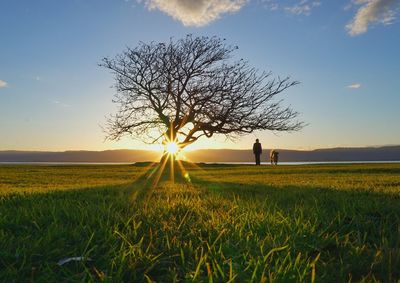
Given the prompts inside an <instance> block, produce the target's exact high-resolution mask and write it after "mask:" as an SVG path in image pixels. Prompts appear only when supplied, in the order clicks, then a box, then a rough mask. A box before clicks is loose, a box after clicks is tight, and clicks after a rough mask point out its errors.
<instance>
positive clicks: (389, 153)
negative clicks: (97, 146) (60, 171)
mask: <svg viewBox="0 0 400 283" xmlns="http://www.w3.org/2000/svg"><path fill="white" fill-rule="evenodd" d="M277 151H278V152H279V161H282V162H318V161H320V162H326V161H328V162H329V161H400V146H383V147H359V148H327V149H316V150H309V151H303V150H288V149H277ZM185 156H186V157H187V159H188V160H190V161H192V162H252V161H253V159H254V158H253V153H252V151H251V150H236V149H202V150H195V151H190V152H185ZM268 156H269V149H264V151H263V156H262V160H263V161H267V159H268ZM160 157H161V153H160V152H155V151H147V150H128V149H123V150H105V151H63V152H44V151H12V150H11V151H0V162H104V163H125V162H127V163H130V162H132V163H133V162H143V161H158V160H159V159H160Z"/></svg>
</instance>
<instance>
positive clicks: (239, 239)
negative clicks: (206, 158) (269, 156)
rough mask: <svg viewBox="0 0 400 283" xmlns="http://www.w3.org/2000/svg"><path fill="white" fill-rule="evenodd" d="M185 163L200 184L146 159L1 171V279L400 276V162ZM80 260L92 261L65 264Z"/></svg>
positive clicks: (283, 279) (338, 279) (281, 279)
mask: <svg viewBox="0 0 400 283" xmlns="http://www.w3.org/2000/svg"><path fill="white" fill-rule="evenodd" d="M178 164H179V163H178ZM161 165H162V164H161ZM181 165H182V164H181ZM178 167H180V165H177V170H181V169H178ZM185 167H186V168H185V169H183V170H185V172H186V173H187V174H188V176H189V175H190V178H191V183H190V182H182V181H181V182H176V183H175V184H173V183H172V182H170V181H169V179H168V178H166V177H168V176H162V175H158V174H159V173H160V171H156V173H157V175H154V174H156V173H154V174H153V175H152V177H151V178H150V179H148V178H147V176H144V177H143V175H142V174H144V173H145V172H148V173H146V174H150V173H151V170H154V168H156V167H155V166H154V165H151V166H149V165H148V164H143V167H140V166H131V165H130V166H128V165H126V166H63V167H59V166H53V167H51V166H43V167H42V166H36V167H33V166H11V167H10V166H3V167H1V166H0V177H1V178H0V189H1V190H3V189H4V190H6V191H7V193H3V195H2V197H1V198H0V256H1V260H0V278H2V280H3V281H5V282H15V281H17V282H25V281H37V282H56V281H78V282H82V281H84V282H93V281H105V282H150V281H156V282H269V281H274V282H275V281H279V282H312V281H313V280H315V282H349V281H352V282H360V281H361V282H373V281H380V282H397V280H398V279H400V270H399V269H398V266H399V264H400V251H399V248H398V247H399V245H400V240H399V239H400V228H399V227H400V218H399V215H400V206H399V205H398V199H399V196H400V180H399V177H398V176H399V173H400V164H391V165H389V164H379V165H373V164H371V165H323V166H319V165H316V166H278V167H267V166H262V167H261V168H255V166H227V165H208V166H200V167H197V166H192V165H191V164H185ZM149 170H150V171H149ZM149 172H150V173H149ZM100 173H101V174H100ZM166 174H167V175H168V172H167V173H166ZM141 175H142V177H143V178H142V177H140V178H137V176H141ZM45 176H47V177H48V178H46V177H45ZM126 176H129V178H127V177H126ZM135 176H136V177H135ZM156 177H157V178H161V180H160V181H159V182H158V184H157V185H156V186H152V187H150V188H151V189H152V192H151V194H147V193H148V191H147V189H148V187H146V186H147V183H151V182H150V181H153V178H156ZM113 180H114V181H113ZM129 180H137V181H136V182H130V181H129ZM113 182H114V183H115V185H114V184H113ZM79 184H81V185H79ZM87 184H91V185H92V187H91V188H89V189H84V188H85V187H87ZM96 184H97V185H98V186H97V185H96ZM57 188H59V189H62V190H63V191H56V192H54V191H53V189H57ZM21 189H23V191H29V189H31V192H43V193H40V194H38V193H30V194H26V193H21V191H20V190H21ZM70 189H73V190H70ZM140 190H142V192H144V193H145V194H146V195H145V198H143V197H138V198H135V199H132V198H131V197H130V196H131V195H132V193H134V192H140ZM49 191H51V192H50V193H49ZM46 192H47V193H46ZM75 256H82V257H85V258H90V259H92V261H91V262H86V263H79V264H78V263H77V264H74V263H71V264H66V265H65V266H63V267H59V266H57V264H56V263H57V261H58V260H60V259H62V258H65V257H75Z"/></svg>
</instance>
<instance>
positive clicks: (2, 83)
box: [0, 80, 7, 88]
mask: <svg viewBox="0 0 400 283" xmlns="http://www.w3.org/2000/svg"><path fill="white" fill-rule="evenodd" d="M6 86H7V82H5V81H2V80H0V88H3V87H6Z"/></svg>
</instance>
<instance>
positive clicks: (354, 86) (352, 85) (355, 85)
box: [347, 83, 361, 89]
mask: <svg viewBox="0 0 400 283" xmlns="http://www.w3.org/2000/svg"><path fill="white" fill-rule="evenodd" d="M347 87H348V88H351V89H357V88H360V87H361V84H359V83H356V84H351V85H348V86H347Z"/></svg>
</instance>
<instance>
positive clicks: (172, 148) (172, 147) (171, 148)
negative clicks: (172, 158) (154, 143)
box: [165, 142, 179, 154]
mask: <svg viewBox="0 0 400 283" xmlns="http://www.w3.org/2000/svg"><path fill="white" fill-rule="evenodd" d="M165 149H166V151H167V152H168V153H169V154H176V153H178V151H179V146H178V145H177V144H176V143H175V142H169V143H167V144H166V145H165Z"/></svg>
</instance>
